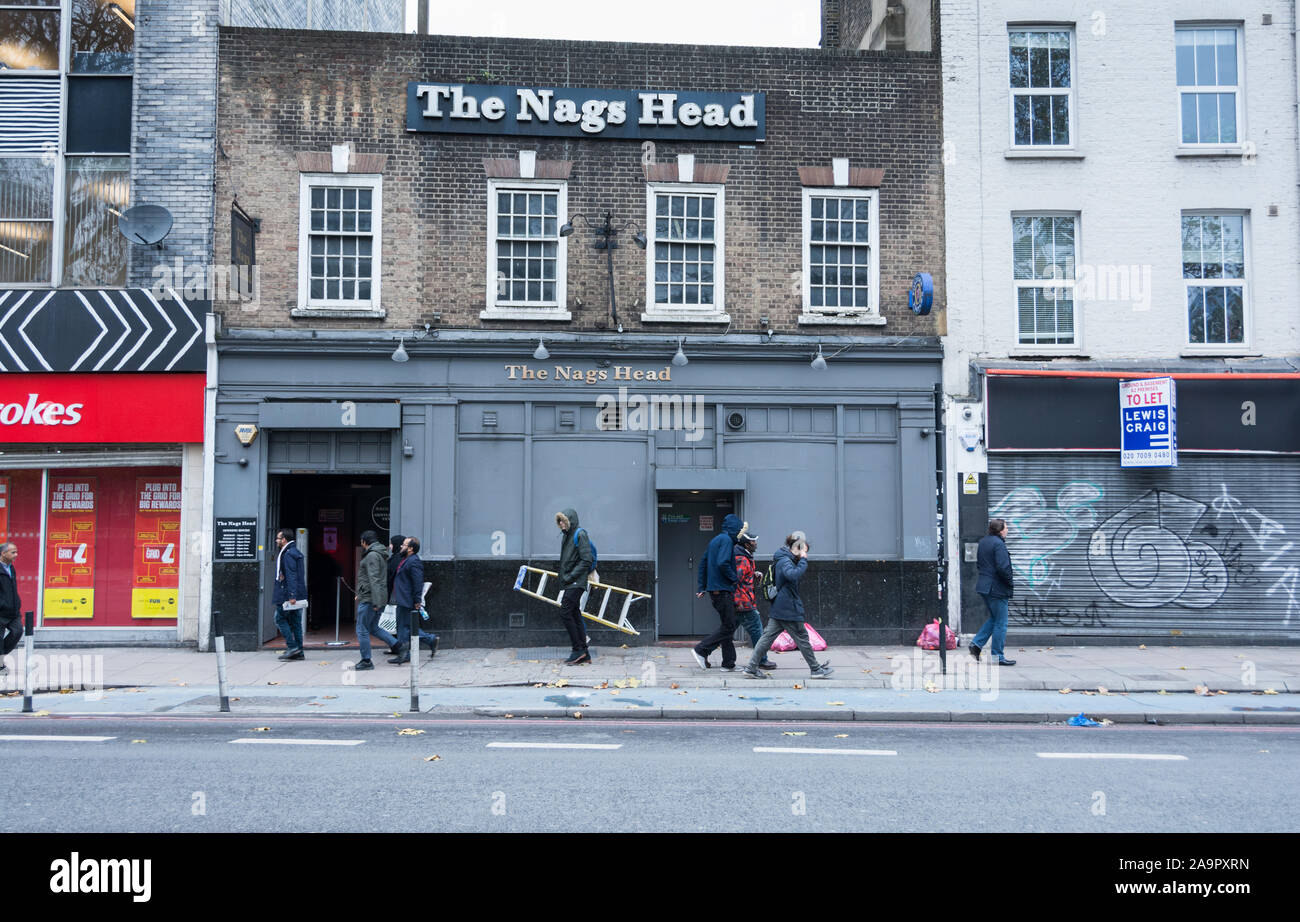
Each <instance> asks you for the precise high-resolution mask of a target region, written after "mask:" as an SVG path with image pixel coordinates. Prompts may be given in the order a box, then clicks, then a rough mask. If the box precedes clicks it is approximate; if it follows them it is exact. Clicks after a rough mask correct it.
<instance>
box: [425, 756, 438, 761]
mask: <svg viewBox="0 0 1300 922" xmlns="http://www.w3.org/2000/svg"><path fill="white" fill-rule="evenodd" d="M424 761H426V762H441V761H442V756H425V757H424Z"/></svg>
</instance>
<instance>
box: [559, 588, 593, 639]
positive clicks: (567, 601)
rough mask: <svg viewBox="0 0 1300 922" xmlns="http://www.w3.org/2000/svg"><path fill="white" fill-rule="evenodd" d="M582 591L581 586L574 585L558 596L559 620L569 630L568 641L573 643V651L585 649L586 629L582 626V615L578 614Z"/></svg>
mask: <svg viewBox="0 0 1300 922" xmlns="http://www.w3.org/2000/svg"><path fill="white" fill-rule="evenodd" d="M583 591H584V590H583V588H582V587H581V586H574V587H573V588H572V589H566V590H564V595H562V596H560V620H561V621H562V622H564V629H565V630H566V631H568V632H569V643H570V644H572V645H573V652H574V653H577V652H579V651H586V649H587V629H586V627H584V626H583V623H582V615H580V614H578V603H579V602H580V601H582V593H583Z"/></svg>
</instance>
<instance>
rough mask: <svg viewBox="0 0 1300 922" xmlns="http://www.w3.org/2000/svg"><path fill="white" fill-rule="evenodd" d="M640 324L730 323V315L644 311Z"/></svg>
mask: <svg viewBox="0 0 1300 922" xmlns="http://www.w3.org/2000/svg"><path fill="white" fill-rule="evenodd" d="M641 322H642V323H731V315H730V314H705V313H702V312H700V311H645V312H644V313H642V314H641Z"/></svg>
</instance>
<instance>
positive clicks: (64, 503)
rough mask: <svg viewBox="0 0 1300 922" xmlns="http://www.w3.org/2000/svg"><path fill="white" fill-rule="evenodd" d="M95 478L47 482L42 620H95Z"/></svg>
mask: <svg viewBox="0 0 1300 922" xmlns="http://www.w3.org/2000/svg"><path fill="white" fill-rule="evenodd" d="M97 486H98V478H95V477H81V476H78V477H75V478H72V477H58V478H54V477H51V480H50V499H49V508H48V509H47V510H46V514H45V516H46V517H45V600H44V601H45V605H44V609H43V613H44V620H46V621H55V620H63V619H90V618H94V617H95V505H96V503H95V494H96V492H97Z"/></svg>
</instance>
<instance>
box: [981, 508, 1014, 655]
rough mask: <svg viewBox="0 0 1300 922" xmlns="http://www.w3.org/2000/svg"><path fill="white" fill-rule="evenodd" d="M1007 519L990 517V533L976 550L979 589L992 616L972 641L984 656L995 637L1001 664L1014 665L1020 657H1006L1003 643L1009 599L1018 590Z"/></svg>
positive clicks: (994, 645)
mask: <svg viewBox="0 0 1300 922" xmlns="http://www.w3.org/2000/svg"><path fill="white" fill-rule="evenodd" d="M1006 539H1007V523H1006V520H1005V519H990V520H989V533H988V534H987V535H985V536H984V537H983V538H980V543H979V548H978V549H977V551H976V564H977V566H978V567H979V582H977V583H976V584H975V591H976V592H978V593H979V594H980V595H981V596H983V598H984V604H985V605H986V606H987V607H988V610H989V617H988V620H987V621H985V622H984V626H983V627H982V628H980V629H979V633H978V634H976V635H975V636H974V637H973V638H972V639H971V642H970V652H971V656H973V657H975V658H976V659H979V658H980V651H981V650H983V649H984V645H985V644H986V643H988V642H989V639H990V638H992V640H993V655H994V656H996V657H997V658H998V665H999V666H1014V665H1015V664H1016V661H1015V660H1013V659H1007V658H1006V652H1005V650H1004V649H1003V645H1004V644H1005V643H1006V640H1007V601H1008V600H1009V599H1010V598H1011V597H1012V596H1013V595H1014V594H1015V574H1014V572H1013V571H1012V569H1011V554H1010V553H1009V552H1008V551H1007V540H1006Z"/></svg>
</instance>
